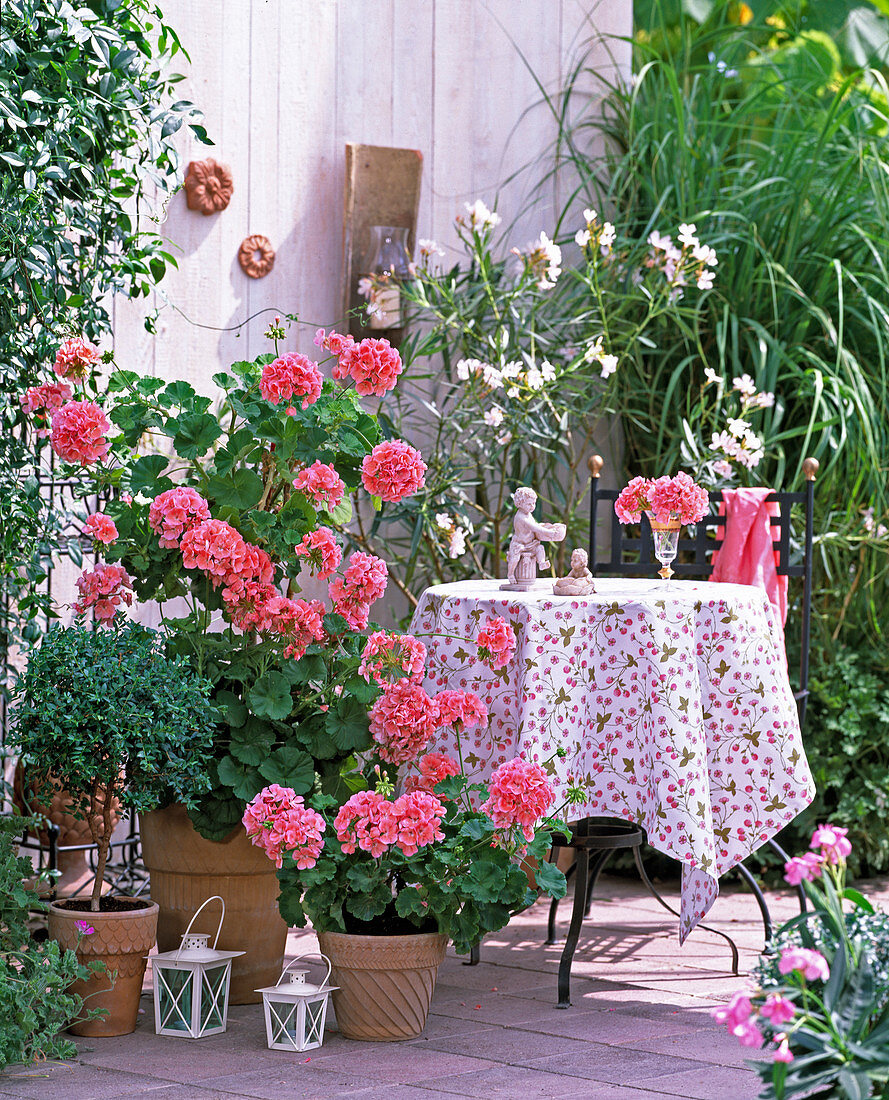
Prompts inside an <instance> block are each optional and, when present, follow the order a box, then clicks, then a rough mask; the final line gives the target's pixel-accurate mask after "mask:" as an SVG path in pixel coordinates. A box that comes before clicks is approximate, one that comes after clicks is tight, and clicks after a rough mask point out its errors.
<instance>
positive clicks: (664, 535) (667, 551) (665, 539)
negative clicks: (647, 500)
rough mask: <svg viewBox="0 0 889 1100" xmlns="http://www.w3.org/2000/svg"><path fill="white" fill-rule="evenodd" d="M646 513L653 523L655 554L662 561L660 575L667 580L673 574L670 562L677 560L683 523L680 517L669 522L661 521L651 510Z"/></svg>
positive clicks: (652, 533) (652, 532)
mask: <svg viewBox="0 0 889 1100" xmlns="http://www.w3.org/2000/svg"><path fill="white" fill-rule="evenodd" d="M645 514H646V515H647V516H648V522H649V523H650V524H651V535H652V538H653V539H654V556H655V557H656V558H657V560H658V561H659V562H660V563H661V568H660V569H659V570H658V576H659V577H663V579H664V580H665V581H666V580H669V579H670V577H672V576H673V570H672V569H671V568H670V563H671V562H672V561H674V560H675V558H676V552H677V550H678V549H679V532H680V531H681V530H682V524H681V523H680V522H679V520H678V519H671V520H669V521H668V522H667V523H659V522H658V521H657V520H656V519H655V518H654V516H653V515H652V513H651V512H646V513H645Z"/></svg>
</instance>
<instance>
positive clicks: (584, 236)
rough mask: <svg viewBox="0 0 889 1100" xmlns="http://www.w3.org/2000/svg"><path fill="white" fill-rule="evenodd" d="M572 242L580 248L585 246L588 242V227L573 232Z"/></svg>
mask: <svg viewBox="0 0 889 1100" xmlns="http://www.w3.org/2000/svg"><path fill="white" fill-rule="evenodd" d="M574 243H575V244H577V245H579V246H580V247H581V248H586V246H587V245H588V244H589V243H590V231H589V230H588V229H578V231H577V232H576V233H575V234H574Z"/></svg>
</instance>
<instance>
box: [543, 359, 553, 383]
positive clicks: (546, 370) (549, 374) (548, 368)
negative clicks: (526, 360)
mask: <svg viewBox="0 0 889 1100" xmlns="http://www.w3.org/2000/svg"><path fill="white" fill-rule="evenodd" d="M540 373H541V375H542V376H543V380H544V382H553V381H555V377H556V368H555V367H554V366H553V365H552V363H551V362H550V361H549V359H544V360H543V362H542V363H541V364H540Z"/></svg>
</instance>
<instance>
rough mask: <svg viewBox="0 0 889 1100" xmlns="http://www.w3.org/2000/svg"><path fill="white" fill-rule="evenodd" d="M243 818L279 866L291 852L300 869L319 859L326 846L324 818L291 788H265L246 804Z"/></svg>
mask: <svg viewBox="0 0 889 1100" xmlns="http://www.w3.org/2000/svg"><path fill="white" fill-rule="evenodd" d="M242 820H243V824H244V828H245V829H246V831H247V836H249V837H250V840H251V841H252V843H253V844H255V845H256V846H257V847H258V848H262V849H263V851H264V852H265V854H266V855H267V856H268V857H269V859H271V860H274V863H275V866H276V867H281V866H283V863H284V854H285V853H290V855H292V857H293V859H294V861H295V863H296V866H297V867H298V868H299V869H300V870H301V871H305V870H307V869H308V868H310V867H314V866H315V864H316V863H317V862H318V856H319V855H320V854H321V849H322V848H323V846H324V837H323V835H322V834H323V833H324V829H325V824H324V818H323V817H322V816H321V815H320V814H319V813H316V811H315V810H313V809H311V808H310V807H309V806H306V804H305V802H304V801H303V799H302V797H301V796H300V795H298V794H296V792H295V791H294V790H293V789H292V788H290V787H281V786H279V784H277V783H273V784H271V786H269V787H264V788H263V789H262V790H261V791H260V792H259V794H258V795H256V797H255V798H253V800H252V801H251V802H249V803H248V804H247V808H246V809H245V810H244V817H243V819H242Z"/></svg>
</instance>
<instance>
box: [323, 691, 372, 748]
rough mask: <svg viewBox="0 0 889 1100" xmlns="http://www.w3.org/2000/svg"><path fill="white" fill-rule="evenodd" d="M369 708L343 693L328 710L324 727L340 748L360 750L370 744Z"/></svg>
mask: <svg viewBox="0 0 889 1100" xmlns="http://www.w3.org/2000/svg"><path fill="white" fill-rule="evenodd" d="M369 727H370V722H369V720H368V717H367V710H366V709H365V708H364V707H363V706H362V705H361V703H359V702H358V700H357V699H353V698H351V697H350V696H347V695H343V696H341V697H340V698H339V699H337V701H336V703H335V704H334V705H333V706H332V707H331V708H330V710H329V711H328V712H327V718H326V720H325V723H324V728H325V729H326V730H327V733H328V736H329V737H330V739H331V740H332V741H333V743H334V744H335V745H336V747H337V748H338V749H341V750H342V751H343V752H360V751H361V750H362V749H366V748H367V747H368V746H369V745H370V728H369Z"/></svg>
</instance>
